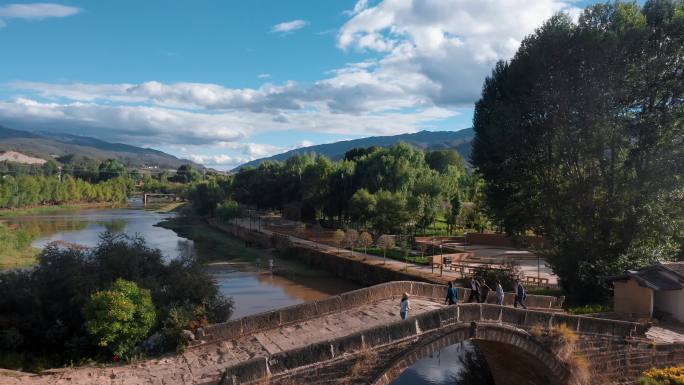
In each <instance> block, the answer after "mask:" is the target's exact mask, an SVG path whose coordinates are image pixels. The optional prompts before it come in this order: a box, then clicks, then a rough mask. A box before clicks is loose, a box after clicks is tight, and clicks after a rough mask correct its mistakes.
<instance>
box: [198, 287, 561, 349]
mask: <svg viewBox="0 0 684 385" xmlns="http://www.w3.org/2000/svg"><path fill="white" fill-rule="evenodd" d="M403 293H408V294H409V295H411V296H415V297H422V298H429V299H432V300H435V301H444V299H445V297H446V286H443V285H435V284H431V283H425V282H413V281H394V282H387V283H382V284H379V285H375V286H371V287H367V288H363V289H358V290H354V291H350V292H347V293H343V294H340V295H336V296H332V297H329V298H326V299H322V300H318V301H314V302H307V303H303V304H299V305H293V306H289V307H285V308H282V309H277V310H273V311H268V312H265V313H260V314H255V315H251V316H247V317H243V318H240V319H236V320H232V321H228V322H223V323H219V324H213V325H209V326H207V327H205V328H204V329H203V330H202V331H201V332H200V335H199V336H198V337H199V338H198V341H197V342H196V343H195V344H196V345H199V344H203V343H211V342H216V341H221V340H231V339H235V338H238V337H242V336H245V335H249V334H252V333H255V332H259V331H262V330H267V329H273V328H277V327H280V326H285V325H291V324H296V323H298V322H302V321H305V320H308V319H312V318H317V317H321V316H324V315H328V314H333V313H338V312H342V311H345V310H349V309H353V308H356V307H359V306H363V305H366V304H370V303H374V302H378V301H381V300H387V299H397V300H398V299H399V298H400V297H401V296H402V294H403ZM469 295H470V289H465V288H458V298H459V301H463V300H464V299H465V298H468V296H469ZM514 297H515V295H514V294H513V293H505V296H504V305H509V306H512V305H513V300H514ZM486 302H487V303H490V304H491V303H495V302H496V298H495V293H492V292H490V293H489V295H488V297H487V301H486ZM526 304H527V305H528V306H529V307H531V308H534V309H537V310H548V311H555V310H559V309H560V306H561V304H562V298H558V297H552V296H544V295H529V296H528V297H527V300H526ZM497 308H498V306H497Z"/></svg>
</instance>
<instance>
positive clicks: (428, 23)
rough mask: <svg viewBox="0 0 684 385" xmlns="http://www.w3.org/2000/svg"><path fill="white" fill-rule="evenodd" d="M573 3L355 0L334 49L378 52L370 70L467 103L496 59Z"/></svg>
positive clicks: (433, 96)
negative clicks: (372, 3)
mask: <svg viewBox="0 0 684 385" xmlns="http://www.w3.org/2000/svg"><path fill="white" fill-rule="evenodd" d="M560 11H564V12H568V13H570V14H576V13H577V8H574V7H572V6H571V5H570V3H569V2H563V1H558V0H536V1H533V2H530V1H527V0H482V1H470V0H430V1H414V2H410V1H401V0H383V1H381V2H380V3H378V4H377V5H375V6H373V7H369V6H368V4H367V1H366V0H359V1H358V2H357V4H356V6H355V7H354V11H352V12H351V13H352V14H353V17H351V18H350V19H349V20H348V21H347V22H346V23H345V24H344V25H343V26H342V28H341V29H340V32H339V34H338V37H337V45H338V47H340V48H341V49H344V50H348V49H355V50H359V51H373V52H378V53H381V54H383V55H384V56H383V57H382V59H381V60H380V61H379V62H378V67H377V69H376V70H375V71H372V72H368V75H369V76H372V77H375V78H378V79H379V81H380V82H384V80H385V79H392V78H395V79H396V77H395V76H396V75H399V76H401V78H406V77H410V79H411V80H412V82H411V84H412V85H413V87H414V88H415V89H417V90H422V91H423V93H421V94H420V95H421V96H422V97H424V98H427V99H429V100H430V101H431V102H432V103H434V104H436V105H440V106H458V105H470V104H472V103H473V102H474V101H475V100H476V99H477V97H478V96H479V92H480V90H481V87H482V82H483V80H484V78H485V77H486V76H487V75H488V74H489V72H490V70H491V68H492V66H493V65H494V64H495V63H496V61H498V60H501V59H504V60H506V59H509V58H510V57H512V56H513V54H514V53H515V51H516V50H517V48H518V46H519V44H520V42H521V41H522V39H523V38H524V37H525V36H526V35H528V34H530V33H531V32H533V31H534V29H535V28H537V27H539V26H540V25H541V23H542V22H543V21H544V20H546V19H547V18H549V17H550V16H552V15H553V14H554V13H556V12H560Z"/></svg>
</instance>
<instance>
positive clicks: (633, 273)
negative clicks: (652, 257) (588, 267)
mask: <svg viewBox="0 0 684 385" xmlns="http://www.w3.org/2000/svg"><path fill="white" fill-rule="evenodd" d="M610 281H611V282H612V283H613V287H614V297H613V300H614V311H615V312H616V313H619V314H622V315H625V316H629V317H637V318H651V317H656V318H668V319H674V320H677V321H679V322H684V262H667V263H658V264H655V265H651V266H647V267H644V268H642V269H640V270H627V271H625V272H624V273H623V274H620V275H618V276H615V277H611V278H610Z"/></svg>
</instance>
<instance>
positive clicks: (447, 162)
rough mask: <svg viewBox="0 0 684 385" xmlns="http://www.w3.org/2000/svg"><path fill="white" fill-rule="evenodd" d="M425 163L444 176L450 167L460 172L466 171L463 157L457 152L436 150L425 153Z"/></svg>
mask: <svg viewBox="0 0 684 385" xmlns="http://www.w3.org/2000/svg"><path fill="white" fill-rule="evenodd" d="M425 161H426V162H427V164H428V165H429V166H430V168H431V169H433V170H435V171H437V172H439V173H441V174H444V173H446V172H447V171H448V170H449V168H450V167H454V168H455V169H456V170H458V171H459V172H461V173H462V172H463V171H464V170H465V161H464V160H463V157H461V155H460V154H459V153H458V152H456V151H455V150H452V149H448V150H435V151H430V152H427V153H425Z"/></svg>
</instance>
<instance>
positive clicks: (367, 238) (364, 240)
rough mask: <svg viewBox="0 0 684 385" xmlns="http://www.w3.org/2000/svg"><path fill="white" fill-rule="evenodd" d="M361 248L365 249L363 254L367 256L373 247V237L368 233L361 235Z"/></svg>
mask: <svg viewBox="0 0 684 385" xmlns="http://www.w3.org/2000/svg"><path fill="white" fill-rule="evenodd" d="M359 246H361V247H363V253H364V254H367V252H368V247H369V246H373V236H372V235H371V234H370V233H369V232H367V231H364V232H362V233H361V235H359Z"/></svg>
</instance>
